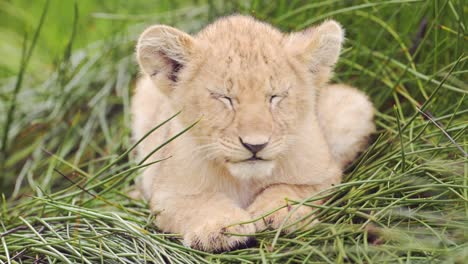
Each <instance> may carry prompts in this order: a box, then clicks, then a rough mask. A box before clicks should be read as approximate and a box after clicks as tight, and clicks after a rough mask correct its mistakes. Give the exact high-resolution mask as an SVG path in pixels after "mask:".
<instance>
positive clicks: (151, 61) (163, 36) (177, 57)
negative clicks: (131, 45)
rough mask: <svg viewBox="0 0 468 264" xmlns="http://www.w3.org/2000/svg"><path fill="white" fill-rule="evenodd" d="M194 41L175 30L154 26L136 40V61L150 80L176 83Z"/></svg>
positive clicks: (191, 51) (191, 52)
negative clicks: (162, 79)
mask: <svg viewBox="0 0 468 264" xmlns="http://www.w3.org/2000/svg"><path fill="white" fill-rule="evenodd" d="M193 49H194V39H193V38H192V37H191V36H190V35H188V34H186V33H184V32H182V31H180V30H177V29H175V28H172V27H168V26H163V25H156V26H151V27H149V28H148V29H146V30H145V31H144V32H143V33H142V34H141V36H140V38H139V39H138V44H137V47H136V53H137V60H138V63H139V64H140V67H141V69H142V71H143V72H144V73H146V74H147V75H149V76H150V77H151V79H156V78H157V79H159V80H161V78H164V79H165V81H170V82H176V81H177V73H178V72H179V70H180V69H182V68H183V67H184V66H185V65H186V64H187V62H188V61H189V59H190V57H191V55H192V54H193Z"/></svg>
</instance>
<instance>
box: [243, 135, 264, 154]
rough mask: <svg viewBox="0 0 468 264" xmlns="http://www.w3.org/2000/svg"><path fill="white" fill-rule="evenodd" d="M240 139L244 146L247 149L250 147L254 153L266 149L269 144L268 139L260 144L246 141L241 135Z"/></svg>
mask: <svg viewBox="0 0 468 264" xmlns="http://www.w3.org/2000/svg"><path fill="white" fill-rule="evenodd" d="M239 140H240V142H241V144H242V146H244V147H245V148H246V149H248V150H249V151H250V152H252V154H254V155H255V154H257V153H258V152H259V151H260V150H262V149H264V148H265V147H266V146H267V145H268V141H266V142H264V143H260V144H258V143H257V144H250V143H248V142H245V141H244V140H242V138H241V137H239Z"/></svg>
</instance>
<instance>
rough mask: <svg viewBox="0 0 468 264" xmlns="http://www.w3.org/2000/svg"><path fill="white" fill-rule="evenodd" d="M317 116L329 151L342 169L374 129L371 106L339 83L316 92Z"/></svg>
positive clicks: (360, 95)
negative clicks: (317, 94) (318, 92)
mask: <svg viewBox="0 0 468 264" xmlns="http://www.w3.org/2000/svg"><path fill="white" fill-rule="evenodd" d="M318 118H319V122H320V124H321V126H322V129H323V131H324V134H325V138H326V140H327V142H328V145H329V146H330V150H331V153H332V154H333V156H334V157H335V158H336V160H337V161H338V163H339V164H340V165H341V167H342V168H343V167H345V166H346V165H347V164H349V163H350V162H351V161H353V159H354V158H356V156H357V154H358V153H359V152H361V151H362V150H363V149H364V148H365V146H366V144H367V141H368V138H369V135H370V134H371V133H373V132H374V131H375V124H374V121H373V118H374V108H373V106H372V103H371V102H370V101H369V99H368V97H367V96H366V95H365V94H364V93H363V92H361V91H359V90H357V89H356V88H352V87H349V86H346V85H342V84H335V85H330V86H327V87H324V88H323V89H322V90H321V91H320V95H319V97H318Z"/></svg>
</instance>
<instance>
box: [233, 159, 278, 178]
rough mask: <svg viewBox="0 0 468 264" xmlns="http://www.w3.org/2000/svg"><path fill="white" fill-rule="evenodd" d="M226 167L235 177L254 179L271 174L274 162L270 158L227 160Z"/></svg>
mask: <svg viewBox="0 0 468 264" xmlns="http://www.w3.org/2000/svg"><path fill="white" fill-rule="evenodd" d="M226 167H227V169H228V170H229V172H230V173H231V175H232V176H233V177H235V178H238V179H240V180H254V179H261V178H265V177H269V176H271V174H272V173H273V169H274V168H275V162H274V161H271V160H248V161H241V162H227V163H226Z"/></svg>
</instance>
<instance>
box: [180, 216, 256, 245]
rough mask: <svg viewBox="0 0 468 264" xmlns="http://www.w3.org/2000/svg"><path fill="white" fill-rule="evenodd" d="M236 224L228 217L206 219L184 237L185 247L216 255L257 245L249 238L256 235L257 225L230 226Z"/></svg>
mask: <svg viewBox="0 0 468 264" xmlns="http://www.w3.org/2000/svg"><path fill="white" fill-rule="evenodd" d="M237 222H241V221H237ZM235 223H236V221H235V220H234V219H232V218H227V217H224V218H221V219H213V218H211V219H206V221H205V222H203V223H199V225H198V226H196V227H194V229H192V230H190V231H188V232H187V233H186V234H185V235H184V245H186V246H188V247H191V248H193V249H198V250H202V251H207V252H214V253H220V252H224V251H230V250H235V249H241V248H247V247H251V246H253V245H255V243H256V241H255V239H254V238H253V237H249V236H248V235H250V234H254V233H255V225H254V224H252V223H249V224H238V225H233V226H230V225H232V224H235Z"/></svg>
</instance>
